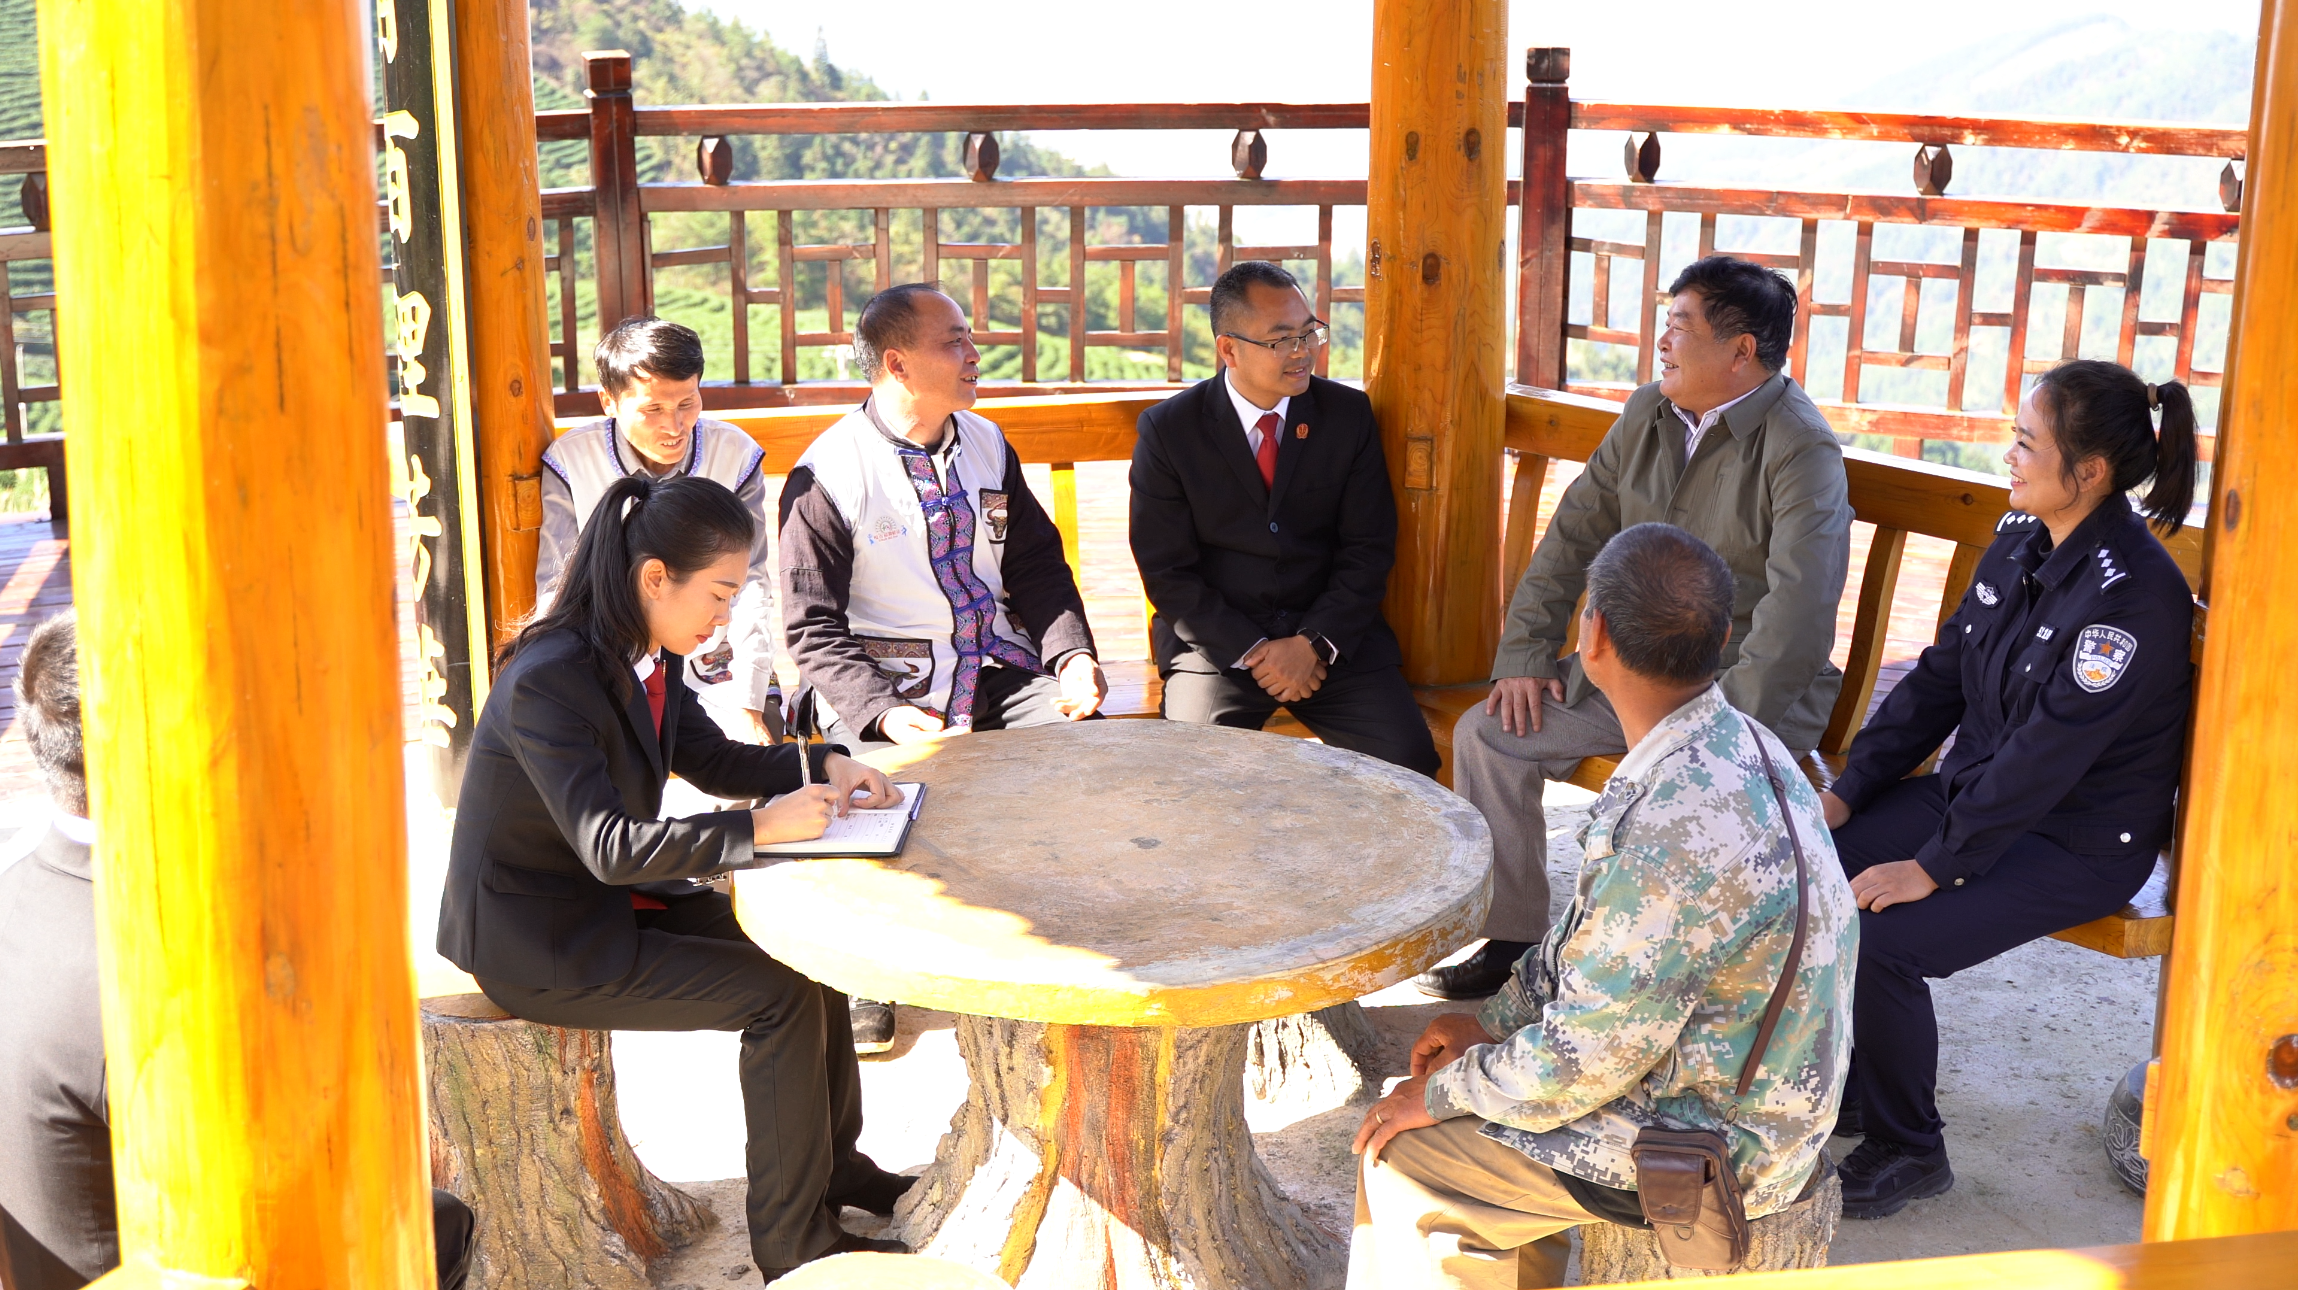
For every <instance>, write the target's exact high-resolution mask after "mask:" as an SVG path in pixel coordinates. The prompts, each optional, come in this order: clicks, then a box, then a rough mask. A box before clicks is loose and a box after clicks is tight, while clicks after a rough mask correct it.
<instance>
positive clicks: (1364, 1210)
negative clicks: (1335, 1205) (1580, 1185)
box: [1348, 1116, 1597, 1290]
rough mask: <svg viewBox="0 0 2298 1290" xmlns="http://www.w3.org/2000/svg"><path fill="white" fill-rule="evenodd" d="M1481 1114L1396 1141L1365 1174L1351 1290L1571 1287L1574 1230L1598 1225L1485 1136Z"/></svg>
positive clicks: (1544, 1177)
mask: <svg viewBox="0 0 2298 1290" xmlns="http://www.w3.org/2000/svg"><path fill="white" fill-rule="evenodd" d="M1483 1126H1484V1121H1482V1120H1479V1119H1477V1118H1475V1117H1474V1116H1465V1117H1462V1118H1460V1119H1457V1120H1446V1121H1444V1122H1443V1123H1441V1124H1437V1125H1432V1126H1430V1127H1428V1128H1425V1129H1413V1130H1411V1131H1409V1132H1405V1133H1400V1134H1398V1135H1396V1137H1394V1138H1392V1139H1390V1140H1389V1144H1388V1149H1387V1150H1386V1151H1384V1152H1383V1153H1382V1154H1381V1158H1380V1161H1379V1163H1377V1164H1375V1163H1374V1162H1373V1160H1372V1158H1371V1156H1370V1155H1367V1156H1366V1157H1365V1158H1364V1161H1363V1164H1362V1167H1361V1168H1360V1169H1359V1170H1358V1173H1357V1186H1356V1231H1355V1233H1354V1235H1353V1236H1352V1238H1351V1239H1350V1241H1349V1256H1348V1290H1522V1288H1523V1287H1528V1286H1542V1287H1545V1286H1560V1285H1563V1284H1564V1260H1565V1258H1566V1256H1567V1254H1568V1253H1569V1252H1570V1244H1569V1238H1568V1235H1567V1234H1568V1232H1569V1230H1570V1229H1571V1228H1574V1227H1577V1226H1579V1225H1580V1224H1582V1223H1590V1222H1595V1221H1597V1219H1596V1216H1595V1215H1593V1214H1590V1213H1589V1212H1588V1211H1587V1210H1585V1209H1582V1208H1580V1204H1579V1202H1578V1201H1575V1200H1573V1199H1572V1196H1571V1193H1569V1192H1567V1191H1565V1190H1564V1184H1562V1183H1561V1182H1558V1181H1557V1179H1556V1173H1555V1171H1554V1170H1552V1169H1550V1168H1549V1167H1548V1166H1546V1165H1544V1164H1541V1163H1540V1162H1538V1161H1536V1160H1534V1159H1532V1158H1531V1157H1529V1156H1527V1155H1525V1154H1524V1153H1523V1152H1521V1151H1518V1150H1516V1149H1515V1148H1514V1147H1509V1146H1504V1145H1502V1144H1501V1143H1498V1142H1494V1141H1493V1140H1492V1139H1490V1138H1487V1137H1485V1136H1483V1135H1482V1134H1480V1133H1478V1132H1477V1130H1478V1129H1480V1128H1482V1127H1483Z"/></svg>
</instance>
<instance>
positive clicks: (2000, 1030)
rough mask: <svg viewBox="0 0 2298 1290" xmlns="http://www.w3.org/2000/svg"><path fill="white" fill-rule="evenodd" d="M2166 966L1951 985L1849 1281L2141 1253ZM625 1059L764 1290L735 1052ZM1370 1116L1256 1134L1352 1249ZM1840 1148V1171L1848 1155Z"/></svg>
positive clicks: (688, 1047) (2022, 964) (1554, 804)
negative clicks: (2140, 1115) (2081, 1250)
mask: <svg viewBox="0 0 2298 1290" xmlns="http://www.w3.org/2000/svg"><path fill="white" fill-rule="evenodd" d="M1589 800H1591V798H1590V795H1589V794H1587V793H1585V792H1582V791H1581V790H1579V789H1575V788H1572V787H1570V786H1568V785H1551V786H1549V790H1548V797H1547V801H1548V807H1549V822H1550V825H1551V838H1552V843H1551V848H1550V864H1549V869H1550V878H1551V880H1552V882H1553V884H1554V889H1555V891H1556V892H1557V893H1558V896H1557V903H1558V908H1559V910H1560V909H1561V907H1562V904H1563V902H1564V900H1565V899H1566V898H1568V895H1569V893H1570V891H1571V887H1572V882H1573V878H1574V875H1575V874H1576V873H1577V871H1578V868H1579V863H1580V854H1579V849H1578V847H1577V846H1576V845H1575V844H1574V842H1573V840H1572V831H1573V830H1574V829H1575V828H1576V827H1577V826H1578V824H1579V823H1580V821H1581V820H1582V819H1583V818H1584V815H1585V806H1586V803H1587V802H1588V801H1589ZM44 809H45V804H44V803H42V802H40V801H38V800H37V799H27V798H21V797H17V798H10V799H8V800H6V801H0V830H8V831H12V830H13V828H15V827H18V826H21V825H23V824H26V823H29V822H31V821H32V820H33V819H34V818H36V817H37V815H38V814H39V813H40V812H41V811H43V810H44ZM425 815H426V812H425V811H424V810H423V809H421V808H417V809H414V810H411V811H410V816H411V820H410V824H411V833H412V835H413V836H412V837H411V839H410V841H411V843H412V844H413V845H412V846H411V848H410V849H411V851H412V852H413V854H414V856H415V857H416V863H415V865H414V872H413V873H412V875H411V876H412V879H413V884H412V885H413V889H414V891H413V894H414V895H415V899H414V901H413V902H412V905H413V908H411V909H410V911H409V913H410V915H411V917H410V923H411V924H412V926H411V929H410V930H411V933H412V935H413V938H414V940H415V944H416V946H417V947H418V950H419V951H422V952H424V953H422V958H423V959H424V960H425V962H424V963H423V964H422V966H423V968H424V976H425V981H426V985H427V987H428V988H427V992H431V990H433V989H436V988H440V987H441V985H442V983H447V984H446V986H445V988H458V987H454V986H452V984H451V982H452V979H453V976H452V973H451V970H448V969H446V968H445V965H444V964H441V963H439V962H437V960H436V959H435V958H432V957H431V956H429V955H428V953H427V950H428V947H429V944H430V939H431V929H432V928H433V927H434V926H435V925H436V917H437V900H438V894H437V893H438V884H439V880H440V878H441V876H442V875H443V868H444V852H445V847H444V842H445V837H444V832H445V831H444V828H443V827H442V826H441V824H440V823H439V822H438V820H437V817H436V816H435V815H434V816H432V817H431V818H430V819H429V820H426V819H425V818H424V817H425ZM1468 948H1472V947H1464V949H1463V950H1462V953H1463V954H1465V953H1466V952H1467V949H1468ZM2157 966H2158V965H2157V962H2156V961H2155V960H2139V961H2124V960H2120V959H2110V958H2108V957H2106V956H2105V955H2102V954H2097V953H2094V952H2092V951H2090V950H2084V949H2079V948H2077V947H2075V946H2072V945H2068V944H2065V943H2063V942H2059V941H2047V940H2046V941H2038V942H2036V943H2034V944H2032V945H2028V946H2026V947H2024V948H2021V949H2019V950H2016V951H2013V952H2012V953H2010V954H2006V955H2004V956H2003V957H2001V958H1999V959H1996V960H1994V961H1993V962H1990V963H1986V964H1983V965H1981V966H1980V967H1978V968H1975V969H1972V970H1971V971H1969V972H1965V973H1963V974H1961V975H1959V976H1956V977H1953V978H1951V979H1949V980H1946V981H1942V982H1938V983H1935V985H1934V987H1933V988H1934V994H1935V996H1936V998H1937V1001H1938V1010H1939V1016H1940V1029H1941V1052H1942V1061H1941V1070H1940V1090H1939V1100H1940V1106H1941V1110H1942V1112H1943V1113H1944V1115H1945V1116H1946V1119H1947V1124H1948V1129H1947V1133H1948V1150H1949V1153H1950V1155H1951V1157H1952V1159H1953V1161H1954V1166H1955V1174H1956V1183H1955V1187H1954V1189H1953V1190H1952V1191H1950V1192H1948V1193H1947V1194H1946V1195H1944V1196H1941V1197H1938V1198H1936V1199H1933V1200H1928V1201H1919V1202H1917V1203H1916V1204H1914V1205H1911V1206H1909V1207H1908V1208H1907V1209H1906V1210H1904V1211H1902V1212H1901V1213H1900V1214H1898V1215H1896V1216H1894V1217H1892V1218H1888V1219H1882V1220H1878V1221H1874V1222H1864V1223H1862V1222H1846V1223H1845V1224H1844V1225H1843V1229H1842V1231H1841V1233H1840V1234H1839V1235H1838V1236H1837V1238H1836V1241H1835V1245H1834V1249H1833V1258H1834V1261H1835V1262H1837V1263H1866V1262H1874V1261H1878V1260H1884V1259H1901V1258H1915V1257H1927V1256H1938V1255H1949V1254H1969V1253H1980V1252H1985V1251H1990V1250H2007V1249H2025V1248H2035V1247H2042V1246H2053V1247H2060V1248H2069V1247H2081V1246H2089V1245H2103V1244H2114V1243H2120V1242H2126V1241H2135V1240H2137V1239H2138V1235H2139V1221H2140V1214H2141V1201H2140V1200H2139V1198H2138V1197H2136V1196H2134V1195H2132V1194H2131V1193H2129V1192H2128V1191H2126V1190H2124V1189H2123V1187H2122V1186H2121V1184H2120V1183H2119V1182H2117V1181H2116V1179H2115V1176H2114V1174H2113V1172H2112V1170H2111V1169H2110V1168H2109V1167H2108V1165H2107V1161H2106V1154H2105V1152H2104V1150H2103V1148H2102V1145H2101V1138H2100V1132H2099V1122H2100V1117H2101V1114H2102V1113H2103V1111H2104V1109H2105V1106H2106V1099H2107V1095H2108V1092H2109V1091H2110V1089H2111V1088H2112V1087H2113V1085H2114V1081H2115V1080H2116V1079H2117V1078H2118V1077H2119V1076H2120V1075H2121V1074H2122V1072H2124V1071H2125V1070H2127V1069H2128V1068H2129V1067H2130V1066H2131V1065H2132V1064H2133V1063H2135V1062H2138V1061H2140V1060H2143V1059H2144V1058H2145V1057H2146V1056H2147V1052H2148V1044H2149V1032H2150V1026H2151V1025H2152V1019H2153V1015H2154V994H2155V979H2156V971H2157ZM459 988H468V987H467V986H463V987H459ZM1364 1004H1365V1007H1366V1010H1367V1013H1368V1015H1369V1016H1370V1017H1371V1018H1372V1021H1373V1025H1374V1027H1375V1029H1376V1030H1377V1031H1378V1032H1379V1034H1380V1036H1381V1038H1382V1041H1383V1044H1384V1045H1385V1049H1386V1053H1385V1057H1384V1060H1385V1062H1386V1066H1387V1069H1388V1070H1389V1071H1390V1072H1391V1073H1393V1074H1394V1075H1402V1074H1403V1073H1404V1071H1405V1052H1406V1050H1407V1049H1408V1048H1409V1046H1410V1045H1411V1043H1412V1040H1413V1039H1414V1038H1415V1037H1416V1036H1417V1035H1418V1034H1419V1032H1420V1029H1421V1027H1423V1026H1424V1025H1426V1024H1427V1021H1428V1019H1429V1018H1430V1017H1432V1016H1434V1015H1436V1014H1437V1013H1438V1012H1441V1011H1446V1010H1448V1009H1449V1008H1452V1007H1457V1006H1458V1005H1445V1004H1438V1003H1435V1002H1433V1001H1431V1000H1428V999H1426V998H1423V997H1422V996H1421V995H1419V994H1417V993H1415V992H1414V991H1413V990H1412V989H1411V988H1410V987H1409V986H1403V985H1399V986H1395V987H1391V988H1390V989H1388V990H1384V991H1382V992H1381V993H1379V994H1376V995H1373V996H1371V997H1369V998H1367V999H1365V1000H1364ZM900 1022H901V1030H900V1037H899V1042H898V1043H897V1044H896V1046H895V1048H894V1050H893V1051H892V1052H891V1053H889V1054H887V1055H885V1056H884V1057H881V1058H874V1059H869V1060H866V1061H864V1063H863V1065H862V1077H863V1086H864V1098H865V1102H864V1105H865V1114H866V1117H867V1120H866V1127H865V1129H864V1131H863V1135H862V1147H863V1149H864V1150H866V1151H867V1152H869V1153H870V1155H871V1156H873V1157H874V1158H876V1159H877V1161H878V1162H879V1163H880V1164H882V1165H884V1166H885V1167H887V1168H889V1169H895V1170H901V1171H905V1172H912V1173H915V1172H918V1171H920V1170H923V1169H924V1168H925V1167H926V1165H927V1164H928V1163H930V1162H931V1161H932V1159H933V1156H934V1149H935V1145H936V1143H937V1142H938V1141H939V1140H940V1137H941V1134H942V1132H943V1130H944V1129H945V1128H947V1127H948V1124H949V1117H950V1114H951V1112H952V1111H954V1110H955V1109H956V1108H957V1107H958V1105H959V1104H960V1102H962V1100H963V1099H964V1095H965V1080H966V1074H965V1067H964V1063H963V1062H961V1061H960V1060H959V1058H958V1054H957V1044H956V1037H955V1034H954V1032H953V1031H952V1029H951V1027H952V1018H951V1017H950V1015H949V1014H947V1013H937V1012H927V1011H922V1010H918V1009H911V1008H904V1009H901V1010H900ZM614 1057H615V1066H616V1073H617V1077H618V1080H619V1089H620V1100H621V1109H622V1120H623V1125H624V1128H625V1130H626V1131H627V1132H628V1134H629V1135H630V1138H631V1141H632V1144H633V1146H634V1147H635V1148H636V1149H637V1151H638V1154H639V1157H640V1158H641V1159H642V1160H644V1161H645V1162H646V1164H647V1166H648V1167H649V1168H651V1169H653V1170H654V1171H655V1172H656V1173H657V1174H658V1175H660V1176H661V1177H663V1178H664V1179H667V1180H669V1181H671V1182H673V1183H676V1184H677V1185H679V1186H681V1187H683V1188H685V1189H686V1190H688V1191H690V1192H692V1193H694V1194H695V1195H697V1196H700V1197H701V1198H703V1199H704V1200H706V1201H707V1202H709V1204H710V1205H711V1207H712V1208H713V1209H714V1210H715V1211H716V1213H717V1214H718V1216H719V1222H718V1224H717V1225H716V1226H715V1227H713V1228H712V1229H710V1230H709V1231H708V1232H707V1233H705V1234H704V1235H703V1237H702V1238H701V1239H699V1240H697V1241H696V1242H695V1243H694V1244H692V1245H690V1246H688V1247H687V1248H686V1249H684V1250H681V1251H677V1252H675V1253H673V1254H672V1255H670V1256H668V1257H666V1258H665V1259H664V1260H662V1261H661V1262H660V1263H659V1264H658V1265H657V1266H656V1268H655V1270H654V1273H655V1277H654V1279H655V1283H656V1284H657V1285H659V1286H663V1287H666V1288H672V1290H675V1288H678V1287H686V1288H688V1290H706V1288H708V1287H718V1286H733V1285H738V1284H756V1276H757V1273H756V1271H755V1269H754V1268H753V1267H752V1266H751V1259H750V1250H749V1245H748V1240H747V1237H746V1235H745V1232H744V1225H743V1220H742V1197H743V1184H742V1182H741V1175H742V1137H743V1132H742V1118H741V1093H740V1089H739V1087H738V1086H737V1084H736V1082H735V1072H734V1068H735V1040H734V1037H733V1036H732V1035H728V1034H714V1033H702V1034H646V1033H631V1032H624V1033H617V1034H616V1035H615V1039H614ZM1362 1115H1363V1112H1362V1108H1361V1106H1330V1107H1324V1108H1311V1109H1310V1110H1309V1112H1308V1113H1307V1114H1301V1113H1299V1112H1297V1111H1296V1112H1292V1113H1284V1114H1275V1115H1271V1114H1269V1113H1266V1112H1262V1113H1258V1114H1255V1115H1254V1116H1253V1124H1252V1127H1253V1130H1254V1142H1255V1145H1256V1146H1257V1147H1258V1148H1259V1150H1260V1153H1261V1156H1262V1158H1263V1159H1264V1160H1265V1161H1266V1162H1267V1163H1268V1166H1269V1169H1270V1171H1271V1172H1272V1173H1273V1174H1274V1175H1275V1176H1276V1177H1277V1179H1278V1180H1279V1181H1280V1182H1281V1183H1282V1184H1283V1185H1284V1187H1285V1189H1286V1190H1287V1191H1288V1192H1289V1193H1290V1194H1291V1195H1292V1196H1293V1198H1294V1199H1295V1200H1296V1201H1298V1202H1300V1204H1301V1205H1302V1206H1303V1207H1305V1208H1306V1209H1307V1210H1308V1212H1309V1213H1310V1214H1311V1215H1312V1216H1314V1217H1315V1218H1316V1219H1317V1220H1318V1221H1320V1222H1322V1223H1324V1224H1325V1225H1326V1226H1327V1227H1329V1228H1331V1229H1332V1230H1333V1231H1334V1232H1336V1233H1345V1232H1346V1231H1347V1230H1348V1225H1349V1217H1350V1212H1351V1207H1352V1201H1353V1196H1354V1187H1355V1182H1354V1179H1355V1172H1354V1170H1355V1158H1354V1157H1353V1156H1351V1155H1350V1154H1349V1152H1348V1146H1349V1141H1350V1139H1351V1137H1352V1136H1353V1135H1354V1133H1355V1129H1356V1126H1357V1124H1358V1123H1359V1121H1360V1120H1361V1119H1362ZM1835 1145H1836V1148H1837V1150H1838V1151H1839V1152H1840V1151H1841V1150H1843V1149H1845V1148H1846V1147H1847V1145H1848V1144H1846V1143H1845V1142H1844V1141H1843V1140H1841V1139H1838V1140H1837V1141H1836V1144H1835ZM846 1222H847V1226H848V1227H849V1229H851V1230H853V1231H856V1232H860V1233H863V1234H865V1235H872V1236H877V1235H888V1234H889V1233H887V1232H886V1231H885V1226H886V1225H885V1223H884V1221H883V1220H878V1219H873V1218H871V1217H869V1216H868V1215H865V1214H862V1213H861V1212H860V1211H857V1210H848V1211H846Z"/></svg>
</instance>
